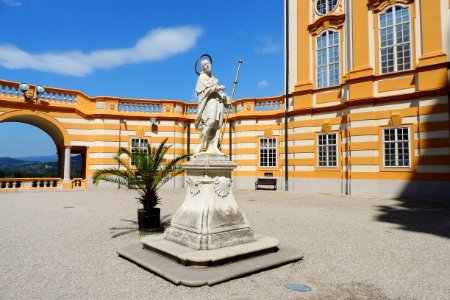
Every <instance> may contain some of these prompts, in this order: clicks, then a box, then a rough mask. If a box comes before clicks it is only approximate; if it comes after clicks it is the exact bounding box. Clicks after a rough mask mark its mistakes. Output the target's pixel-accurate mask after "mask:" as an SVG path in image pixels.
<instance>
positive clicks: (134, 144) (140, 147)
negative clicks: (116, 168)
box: [130, 138, 148, 166]
mask: <svg viewBox="0 0 450 300" xmlns="http://www.w3.org/2000/svg"><path fill="white" fill-rule="evenodd" d="M147 145H148V139H142V138H132V139H131V149H130V152H131V153H136V152H144V153H148V148H147ZM131 165H132V166H133V165H134V162H133V160H131Z"/></svg>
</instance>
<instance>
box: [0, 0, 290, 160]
mask: <svg viewBox="0 0 450 300" xmlns="http://www.w3.org/2000/svg"><path fill="white" fill-rule="evenodd" d="M205 3H207V5H205ZM283 5H284V4H283V1H282V0H264V1H251V0H227V1H219V0H211V1H208V2H205V1H195V0H191V1H187V0H164V1H156V0H153V1H150V0H149V1H144V0H127V1H125V0H95V1H94V0H90V1H87V0H78V1H61V0H0V19H1V20H2V24H3V25H2V26H3V28H4V30H2V35H1V36H0V78H2V79H5V80H12V81H18V82H27V83H32V84H41V85H43V86H44V87H45V86H51V87H59V88H67V89H72V90H79V91H81V92H83V93H85V94H87V95H89V96H91V97H94V96H117V97H127V98H144V99H176V100H182V101H196V100H195V97H194V93H193V91H194V87H195V83H196V79H197V78H196V74H195V73H194V63H195V60H196V59H197V57H198V56H199V55H200V54H202V53H208V54H210V55H211V56H212V58H213V74H214V75H215V76H216V77H217V78H219V80H220V82H221V83H222V84H224V85H225V86H227V92H228V94H231V90H232V87H233V81H234V77H235V73H236V68H237V62H238V60H239V59H242V60H243V61H244V63H243V65H242V67H241V73H240V76H239V83H238V86H237V88H236V92H235V97H234V98H235V99H238V98H250V97H266V96H274V95H281V94H283V92H284V65H283V63H284V54H283V52H284V50H283V47H284V37H283V34H284V28H283V22H284V21H283ZM30 133H31V134H30ZM0 134H1V135H2V136H3V137H5V136H6V139H7V140H8V141H9V144H10V145H12V146H10V147H5V146H3V145H2V146H0V157H2V156H13V157H20V156H28V155H48V154H54V152H55V147H54V145H53V142H52V141H51V140H50V138H49V137H48V136H46V134H45V133H42V132H40V130H37V129H36V130H35V129H34V128H29V127H28V126H26V125H23V124H20V126H19V125H18V124H15V123H1V124H0ZM14 137H20V139H18V138H16V139H17V141H16V140H14ZM24 137H26V139H24ZM2 139H3V140H4V138H2ZM23 140H26V141H27V143H28V146H26V144H22V145H20V143H21V141H23ZM30 142H31V143H32V144H33V152H32V153H31V152H30V151H29V150H27V149H29V148H30V147H29V143H30Z"/></svg>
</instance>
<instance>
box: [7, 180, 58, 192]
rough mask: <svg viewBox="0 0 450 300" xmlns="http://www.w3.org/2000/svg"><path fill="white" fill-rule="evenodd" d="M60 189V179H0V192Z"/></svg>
mask: <svg viewBox="0 0 450 300" xmlns="http://www.w3.org/2000/svg"><path fill="white" fill-rule="evenodd" d="M60 188H62V179H61V178H0V191H1V190H35V189H36V190H37V189H60Z"/></svg>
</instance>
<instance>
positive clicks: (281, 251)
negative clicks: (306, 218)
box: [118, 153, 303, 286]
mask: <svg viewBox="0 0 450 300" xmlns="http://www.w3.org/2000/svg"><path fill="white" fill-rule="evenodd" d="M183 167H184V168H185V169H186V170H187V176H186V198H185V200H184V203H183V204H182V205H181V207H180V208H179V209H178V211H177V212H176V213H175V214H174V215H173V217H172V222H171V226H170V227H169V228H168V229H167V230H166V231H165V232H164V235H156V236H152V235H149V236H146V237H144V238H142V240H141V243H140V244H132V245H129V246H127V247H124V248H122V249H120V250H119V251H118V253H119V255H120V256H122V257H124V258H126V259H128V260H130V261H132V262H134V263H136V264H138V265H139V266H141V267H143V268H146V269H148V270H150V271H151V272H154V273H156V274H158V275H160V276H162V277H163V278H165V279H167V280H169V281H171V282H173V283H175V284H183V285H187V286H202V285H205V284H208V285H213V284H217V283H220V282H224V281H227V280H230V279H233V278H238V277H242V276H245V275H249V274H252V273H255V272H260V271H262V270H266V269H270V268H274V267H277V266H281V265H284V264H287V263H290V262H295V261H298V260H300V259H301V258H302V257H303V256H302V255H300V254H299V253H298V252H297V251H296V250H295V249H293V248H290V247H286V246H282V247H280V246H279V241H278V240H277V239H275V238H272V237H268V236H262V235H255V233H254V232H253V231H252V230H251V229H250V227H249V223H248V221H247V218H246V217H245V215H244V214H243V213H242V212H240V211H239V208H238V206H237V203H236V201H235V199H234V196H233V192H232V189H231V183H232V181H231V171H232V170H233V169H235V168H236V165H235V164H233V163H232V162H230V161H229V159H228V157H227V156H225V155H212V154H207V153H200V154H198V155H195V156H194V157H193V160H192V161H190V162H187V163H185V164H183Z"/></svg>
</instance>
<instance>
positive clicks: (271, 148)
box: [259, 138, 277, 167]
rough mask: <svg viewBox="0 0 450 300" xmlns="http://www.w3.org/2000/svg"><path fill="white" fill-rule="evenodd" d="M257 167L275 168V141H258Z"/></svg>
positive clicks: (268, 139) (269, 139) (270, 139)
mask: <svg viewBox="0 0 450 300" xmlns="http://www.w3.org/2000/svg"><path fill="white" fill-rule="evenodd" d="M259 166H260V167H276V166H277V139H276V138H261V139H260V140H259Z"/></svg>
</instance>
